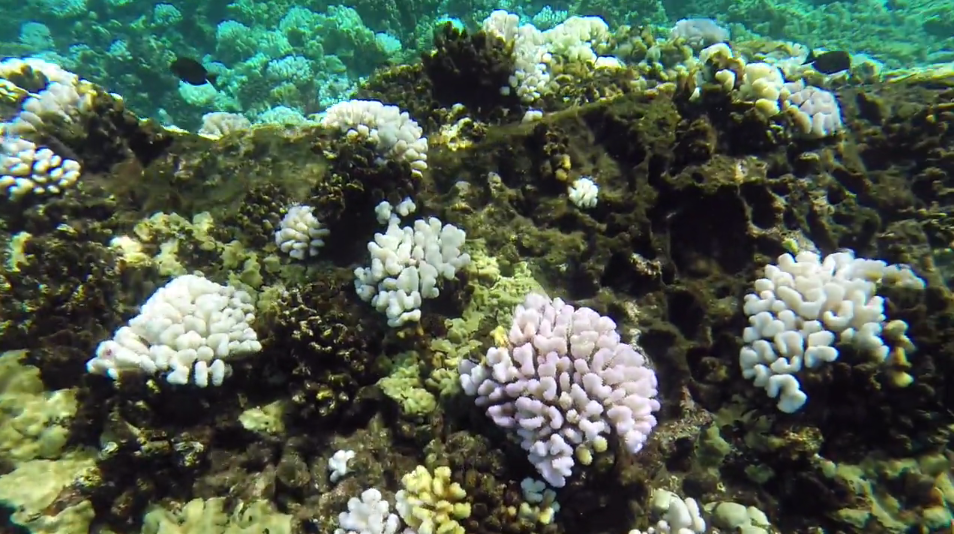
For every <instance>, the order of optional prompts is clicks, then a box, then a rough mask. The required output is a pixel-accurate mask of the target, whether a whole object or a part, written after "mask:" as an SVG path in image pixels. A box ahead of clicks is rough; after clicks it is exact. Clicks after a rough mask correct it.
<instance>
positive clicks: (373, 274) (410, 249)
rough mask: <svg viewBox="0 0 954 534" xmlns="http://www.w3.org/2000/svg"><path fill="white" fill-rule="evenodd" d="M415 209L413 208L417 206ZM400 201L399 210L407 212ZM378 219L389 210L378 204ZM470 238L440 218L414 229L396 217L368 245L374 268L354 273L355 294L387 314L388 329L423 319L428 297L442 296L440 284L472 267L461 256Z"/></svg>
mask: <svg viewBox="0 0 954 534" xmlns="http://www.w3.org/2000/svg"><path fill="white" fill-rule="evenodd" d="M412 205H413V204H412ZM401 206H405V207H406V204H405V203H403V202H402V203H401V204H400V205H399V206H398V208H397V209H399V210H401V209H404V208H402V207H401ZM375 211H376V213H377V214H378V216H381V215H382V214H383V213H385V212H386V210H385V209H383V208H382V207H381V205H379V206H378V208H377V209H376V210H375ZM466 237H467V234H466V233H465V232H464V231H463V230H461V229H460V228H457V227H456V226H454V225H452V224H442V223H441V221H440V220H439V219H438V218H436V217H429V218H427V219H418V220H417V221H415V222H414V226H405V227H401V226H400V219H399V218H398V217H397V216H396V215H393V214H391V215H390V220H389V221H388V228H387V230H386V231H385V233H383V234H381V233H377V234H375V235H374V241H371V242H369V243H368V252H369V253H370V254H371V265H370V266H369V267H359V268H357V269H355V271H354V275H355V281H354V286H355V290H357V292H358V296H359V297H361V299H362V300H364V301H366V302H368V301H370V302H371V305H372V306H374V307H375V309H377V310H378V311H381V312H384V313H385V314H387V316H388V325H390V326H401V325H403V324H405V323H407V322H416V321H419V320H420V318H421V310H420V307H421V302H422V300H423V299H430V298H436V297H437V296H439V295H440V289H439V287H438V284H439V282H440V280H441V279H442V278H443V279H446V280H452V279H453V278H454V277H455V276H456V275H457V271H459V270H460V269H462V268H463V267H465V266H466V265H468V264H469V263H470V255H469V254H467V253H464V252H461V247H463V245H464V241H465V240H466Z"/></svg>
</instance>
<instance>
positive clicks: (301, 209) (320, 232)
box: [275, 204, 328, 260]
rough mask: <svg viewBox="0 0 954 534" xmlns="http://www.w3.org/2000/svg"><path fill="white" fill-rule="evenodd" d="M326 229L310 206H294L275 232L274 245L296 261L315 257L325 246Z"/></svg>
mask: <svg viewBox="0 0 954 534" xmlns="http://www.w3.org/2000/svg"><path fill="white" fill-rule="evenodd" d="M326 237H328V229H327V228H325V226H324V225H323V224H322V223H321V221H320V220H318V218H317V217H315V214H314V208H312V207H311V206H301V205H297V204H296V205H294V206H292V207H291V208H289V209H288V213H286V214H285V216H284V217H283V218H282V222H281V224H280V225H279V227H278V230H275V244H276V245H278V248H279V250H281V251H282V252H284V253H285V254H288V255H289V256H291V257H292V258H295V259H296V260H303V259H305V258H308V257H313V256H317V255H318V252H319V251H320V250H321V247H323V246H325V241H324V238H326Z"/></svg>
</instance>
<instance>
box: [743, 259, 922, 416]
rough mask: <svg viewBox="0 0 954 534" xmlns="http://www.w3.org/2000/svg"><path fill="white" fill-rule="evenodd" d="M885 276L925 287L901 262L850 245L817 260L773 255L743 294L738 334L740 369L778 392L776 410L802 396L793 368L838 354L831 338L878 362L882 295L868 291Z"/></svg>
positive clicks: (883, 354)
mask: <svg viewBox="0 0 954 534" xmlns="http://www.w3.org/2000/svg"><path fill="white" fill-rule="evenodd" d="M885 283H887V284H896V285H900V286H903V287H911V288H923V287H924V281H923V280H921V279H920V278H919V277H918V276H917V275H916V274H915V273H914V272H913V271H911V269H910V268H909V267H907V266H900V265H888V264H887V263H885V262H883V261H878V260H868V259H864V258H856V257H855V255H854V253H853V252H851V251H846V252H836V253H834V254H829V255H828V256H825V258H824V259H822V258H821V257H820V256H819V255H818V254H815V253H814V252H808V251H803V252H799V253H798V255H796V256H795V257H792V255H791V254H783V255H781V256H779V257H778V264H776V265H772V264H769V265H766V266H765V276H764V278H760V279H758V280H756V281H755V292H754V293H750V294H748V295H746V296H745V306H744V308H743V309H744V311H745V314H746V315H747V316H748V317H749V325H750V326H748V327H747V328H746V329H745V331H744V332H743V334H742V339H743V341H744V342H745V346H744V347H742V350H741V351H740V353H739V365H740V366H741V368H742V376H744V377H745V378H747V379H750V380H752V381H753V382H754V383H755V385H756V386H758V387H761V388H765V391H766V393H768V395H769V396H770V397H772V398H777V399H778V409H779V410H781V411H783V412H785V413H793V412H795V411H798V410H799V409H801V407H802V406H803V405H804V404H805V402H806V401H807V400H808V396H807V395H806V394H805V393H804V392H803V391H802V390H801V387H800V385H799V382H798V379H797V378H796V377H795V374H796V373H798V372H799V371H801V370H802V367H803V366H804V367H807V368H809V369H812V368H815V367H818V366H821V365H822V364H824V363H825V362H833V361H835V360H837V359H838V349H837V348H836V347H835V345H836V343H837V342H839V341H840V342H842V343H851V344H853V345H855V346H856V347H857V348H858V349H860V350H861V351H863V352H865V353H867V354H871V355H873V356H875V357H877V358H878V359H880V360H881V361H884V360H885V359H886V358H887V357H888V351H889V349H888V347H887V346H886V345H885V344H884V340H883V339H882V338H881V333H882V330H883V328H884V324H885V319H886V318H885V314H884V299H883V298H882V297H879V296H877V295H875V292H876V291H877V289H878V286H879V285H882V284H885Z"/></svg>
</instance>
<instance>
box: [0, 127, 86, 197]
mask: <svg viewBox="0 0 954 534" xmlns="http://www.w3.org/2000/svg"><path fill="white" fill-rule="evenodd" d="M81 172H82V168H81V166H80V164H79V162H77V161H74V160H71V159H66V158H61V157H60V156H58V155H56V154H55V153H54V152H53V151H52V150H50V149H49V148H46V147H42V148H41V147H38V146H36V145H35V144H34V143H33V142H31V141H27V140H26V139H23V138H21V137H10V138H8V139H6V140H5V141H3V142H2V143H0V189H4V190H6V192H7V196H8V197H9V198H10V199H12V200H17V199H20V198H23V197H25V196H27V195H30V194H33V195H47V194H52V195H55V194H58V193H60V192H62V191H63V190H65V189H67V188H70V187H72V186H73V185H74V184H75V183H76V181H77V180H79V177H80V174H81Z"/></svg>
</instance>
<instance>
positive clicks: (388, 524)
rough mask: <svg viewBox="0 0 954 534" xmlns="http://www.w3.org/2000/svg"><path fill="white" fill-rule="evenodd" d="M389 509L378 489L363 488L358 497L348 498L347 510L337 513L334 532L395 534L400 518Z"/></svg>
mask: <svg viewBox="0 0 954 534" xmlns="http://www.w3.org/2000/svg"><path fill="white" fill-rule="evenodd" d="M390 509H391V507H390V505H389V504H388V501H386V500H384V498H383V497H382V496H381V492H380V491H378V490H376V489H374V488H371V489H368V490H365V491H364V492H362V493H361V498H360V499H359V498H357V497H352V498H350V499H348V511H347V512H341V513H340V514H338V525H339V527H338V528H336V529H335V534H395V533H396V532H397V531H398V528H400V527H401V520H400V519H398V516H397V515H395V514H392V513H390Z"/></svg>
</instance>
